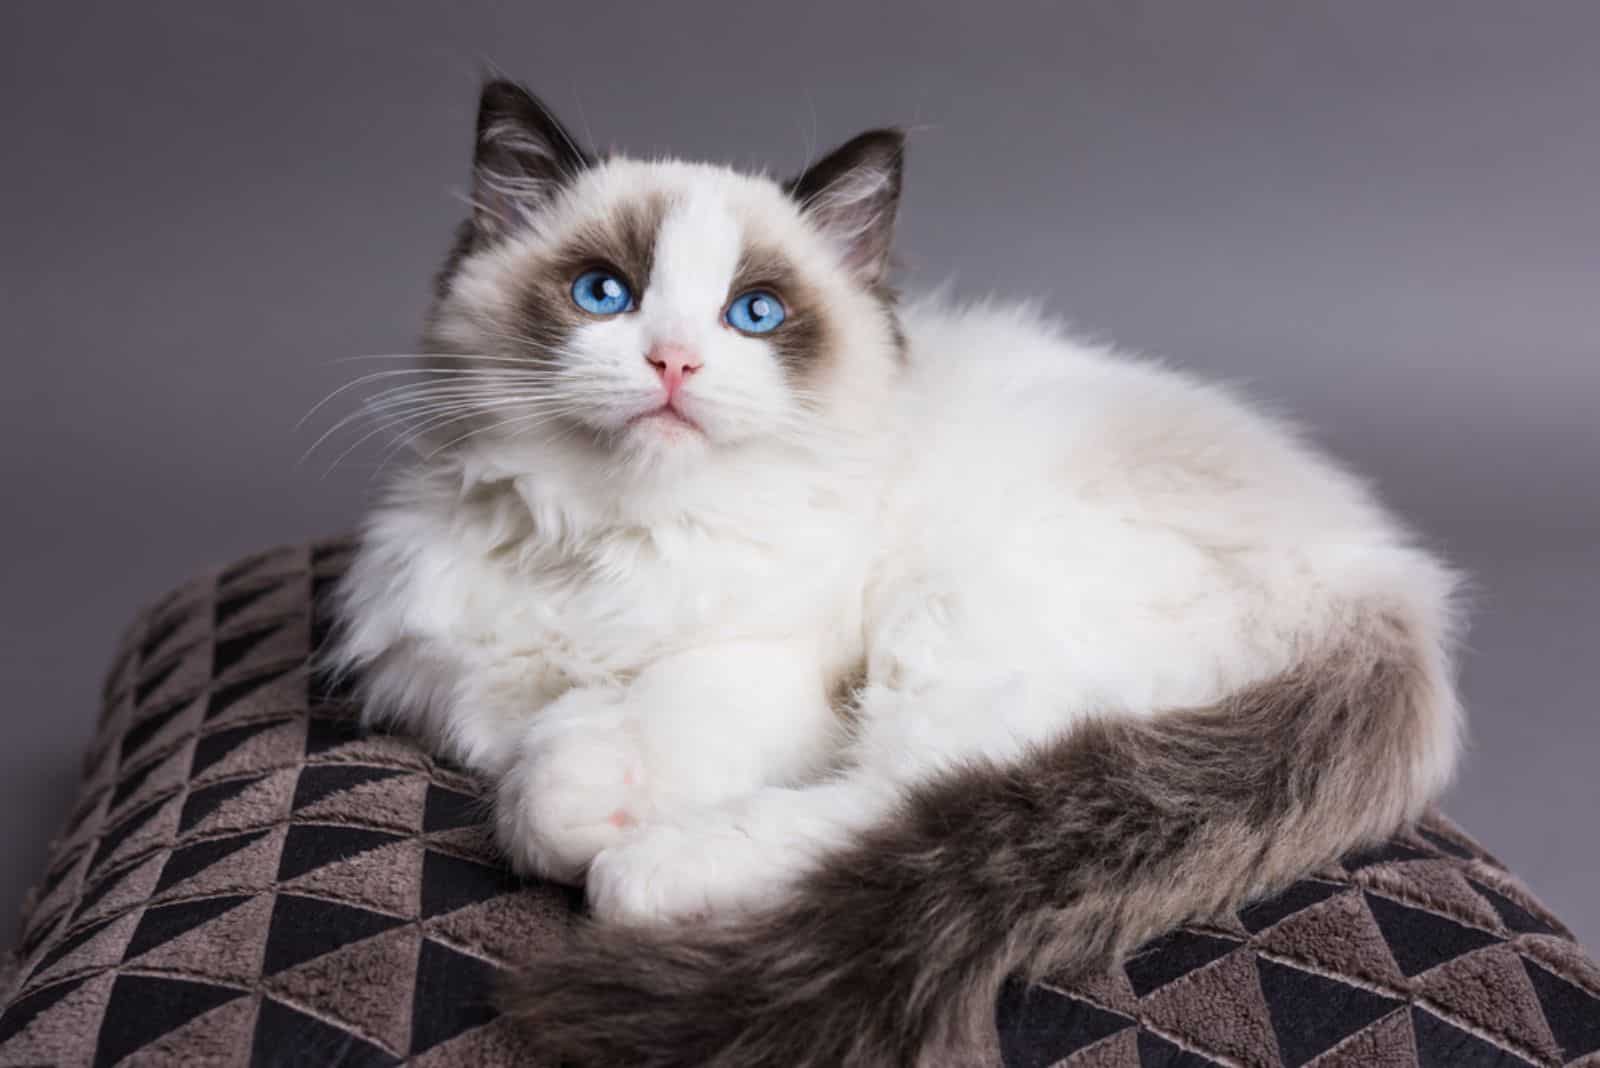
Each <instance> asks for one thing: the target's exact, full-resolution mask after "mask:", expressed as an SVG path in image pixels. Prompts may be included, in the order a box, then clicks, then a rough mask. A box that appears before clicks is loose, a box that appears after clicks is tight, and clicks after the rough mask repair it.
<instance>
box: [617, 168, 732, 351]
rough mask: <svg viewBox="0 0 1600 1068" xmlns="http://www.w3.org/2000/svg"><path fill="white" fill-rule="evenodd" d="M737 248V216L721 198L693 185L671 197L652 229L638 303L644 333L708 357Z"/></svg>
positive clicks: (648, 336)
mask: <svg viewBox="0 0 1600 1068" xmlns="http://www.w3.org/2000/svg"><path fill="white" fill-rule="evenodd" d="M740 248H741V235H740V233H739V224H738V221H737V220H735V219H734V217H733V214H732V213H731V212H730V211H729V210H728V208H727V205H726V204H725V203H724V201H723V198H721V197H719V196H716V195H714V194H712V193H709V192H704V191H699V190H696V191H693V192H691V193H690V194H689V195H688V196H687V197H685V198H683V199H682V200H680V201H678V202H677V203H675V204H674V205H673V207H672V208H671V209H670V210H669V211H668V212H667V214H666V217H665V218H663V219H662V222H661V229H660V231H659V232H658V233H657V235H656V246H655V265H654V267H653V269H652V270H651V274H650V285H649V288H648V289H647V290H646V294H647V295H646V299H645V301H644V302H643V305H642V306H641V308H640V316H641V319H642V321H643V322H642V325H643V327H644V333H645V335H646V337H647V338H649V339H650V340H651V341H652V342H653V343H655V344H672V345H685V346H687V347H688V348H690V349H691V350H693V351H694V352H695V353H696V354H697V355H699V356H700V357H701V358H702V359H707V360H708V358H709V357H710V356H711V352H709V351H708V350H709V349H712V348H714V347H715V344H714V343H715V341H716V340H717V335H718V334H720V333H721V332H722V331H721V327H722V306H723V304H724V303H725V302H726V300H727V297H728V285H729V283H730V282H731V281H732V279H733V272H734V270H735V269H736V268H737V267H738V265H739V253H740Z"/></svg>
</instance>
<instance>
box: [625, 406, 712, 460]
mask: <svg viewBox="0 0 1600 1068" xmlns="http://www.w3.org/2000/svg"><path fill="white" fill-rule="evenodd" d="M621 445H622V448H623V450H624V451H625V452H626V453H627V454H628V455H629V456H631V457H632V458H633V459H634V460H635V461H639V462H643V463H647V464H652V465H654V464H661V463H674V464H677V463H684V462H686V461H692V460H694V459H695V458H697V457H699V456H701V455H703V454H704V453H705V452H706V450H707V449H708V448H710V445H711V442H710V439H709V438H707V436H706V432H705V431H704V430H703V429H702V428H701V427H700V425H699V424H697V423H695V422H694V421H693V420H691V419H690V418H689V417H687V416H685V415H683V414H682V413H680V412H678V411H676V410H674V409H671V408H659V409H657V410H655V411H651V412H644V413H642V414H640V415H636V416H634V417H633V418H632V419H630V420H628V423H627V426H626V427H624V428H623V432H622V435H621Z"/></svg>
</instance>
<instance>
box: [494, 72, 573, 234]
mask: <svg viewBox="0 0 1600 1068" xmlns="http://www.w3.org/2000/svg"><path fill="white" fill-rule="evenodd" d="M593 163H594V159H593V157H591V156H590V155H589V154H588V153H587V152H585V151H584V150H583V149H582V148H580V147H579V146H578V142H577V140H576V139H575V138H574V137H573V136H572V135H571V134H570V133H568V132H567V130H566V128H565V127H563V126H562V125H561V123H559V122H558V121H556V117H555V116H554V115H553V114H551V112H550V109H549V108H547V107H545V106H544V104H542V103H541V102H540V101H539V99H538V98H537V97H535V96H534V95H533V94H532V93H530V92H528V91H527V90H526V89H524V88H523V87H522V86H520V85H518V84H516V83H515V82H510V81H502V80H496V81H491V82H488V83H487V84H485V85H484V87H483V95H482V96H481V97H480V98H479V102H478V140H477V143H476V145H475V146H474V151H473V160H472V225H473V229H474V230H475V231H476V232H477V233H479V234H482V235H486V236H494V235H498V234H503V233H504V232H506V231H507V230H509V229H511V228H512V227H514V226H515V225H516V224H517V223H518V222H519V221H520V220H522V219H524V218H526V217H528V216H529V215H532V214H534V213H536V212H537V211H539V209H540V208H542V207H544V206H545V205H546V204H547V203H549V201H550V199H551V198H552V197H553V196H554V195H555V194H556V192H558V191H559V190H560V189H561V187H562V186H563V185H565V184H566V183H568V182H570V181H571V180H572V179H573V178H574V177H575V176H576V175H577V174H579V172H581V171H582V170H583V169H584V168H586V167H589V166H592V165H593Z"/></svg>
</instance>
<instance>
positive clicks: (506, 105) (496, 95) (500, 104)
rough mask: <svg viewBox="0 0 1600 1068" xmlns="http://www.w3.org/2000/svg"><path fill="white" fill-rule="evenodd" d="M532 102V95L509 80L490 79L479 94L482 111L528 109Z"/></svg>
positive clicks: (479, 104) (479, 105)
mask: <svg viewBox="0 0 1600 1068" xmlns="http://www.w3.org/2000/svg"><path fill="white" fill-rule="evenodd" d="M532 102H533V96H532V94H530V93H529V92H528V90H526V89H524V88H523V87H522V86H520V85H518V84H517V83H516V82H514V81H511V80H510V79H509V78H490V79H489V80H488V81H485V82H484V83H483V89H482V91H481V92H480V93H479V94H478V107H479V109H480V110H482V111H510V110H513V109H520V108H526V107H528V106H529V105H530V104H531V103H532Z"/></svg>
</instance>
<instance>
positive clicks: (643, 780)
mask: <svg viewBox="0 0 1600 1068" xmlns="http://www.w3.org/2000/svg"><path fill="white" fill-rule="evenodd" d="M836 744H837V723H836V720H835V717H834V714H833V711H832V709H831V707H830V705H829V702H828V695H827V693H826V691H825V687H824V680H823V674H822V670H821V667H820V664H819V660H818V658H817V656H816V655H815V652H814V650H813V649H812V648H811V646H810V645H809V643H805V642H799V641H796V642H762V641H741V642H726V643H720V644H717V645H713V646H705V647H699V648H694V649H690V650H686V651H682V652H679V653H676V654H673V655H671V656H668V657H664V658H662V659H660V660H658V661H656V662H654V663H652V664H651V665H650V666H649V667H647V668H645V669H644V670H643V671H641V672H640V673H639V674H638V675H637V676H636V677H635V678H634V679H633V680H632V681H631V682H630V683H628V684H627V685H625V686H615V687H582V688H578V689H574V690H571V691H569V692H567V693H566V694H565V695H563V696H562V697H560V698H558V699H557V700H556V701H554V702H552V703H551V704H550V705H548V706H546V707H545V708H544V709H542V710H540V711H539V712H538V713H537V714H536V715H534V716H532V717H530V718H529V719H528V720H527V722H526V724H525V726H524V727H523V728H522V731H521V734H520V737H519V738H518V739H517V743H516V749H515V753H514V756H513V757H512V760H511V762H510V765H509V768H508V770H506V771H505V772H504V774H503V775H501V777H500V781H499V789H498V791H497V801H496V813H495V827H496V832H497V836H498V838H499V841H500V845H501V847H502V848H503V849H504V850H505V852H506V854H507V856H508V857H509V858H510V859H511V862H512V864H513V866H515V867H516V868H517V869H518V870H520V871H523V872H527V873H531V874H537V875H542V876H545V877H547V878H552V879H557V880H561V881H566V882H576V881H578V880H579V879H581V878H582V877H583V875H584V872H585V871H586V870H587V869H588V867H589V864H590V861H591V860H593V858H594V857H595V855H596V854H597V853H599V852H600V851H601V850H603V849H606V848H608V847H610V846H614V845H617V844H618V843H620V842H622V841H624V840H626V839H627V838H628V837H630V836H632V835H633V834H634V833H635V832H636V831H638V830H639V829H640V828H642V827H646V826H649V825H652V824H654V823H656V822H658V821H661V820H663V819H668V818H671V817H672V816H674V815H675V814H677V813H680V812H687V811H691V810H694V809H697V808H700V807H703V806H708V805H716V804H718V803H721V802H724V801H727V800H728V799H731V798H737V797H741V796H744V795H747V794H750V793H752V792H754V791H757V790H759V789H761V788H762V787H764V786H768V785H771V784H774V783H790V782H798V781H802V780H803V779H805V778H807V777H809V776H812V775H814V774H816V773H817V772H818V771H819V770H820V769H821V768H822V767H823V766H824V765H825V764H826V762H827V761H828V760H829V759H830V757H831V756H832V754H833V750H834V747H835V746H836Z"/></svg>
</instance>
